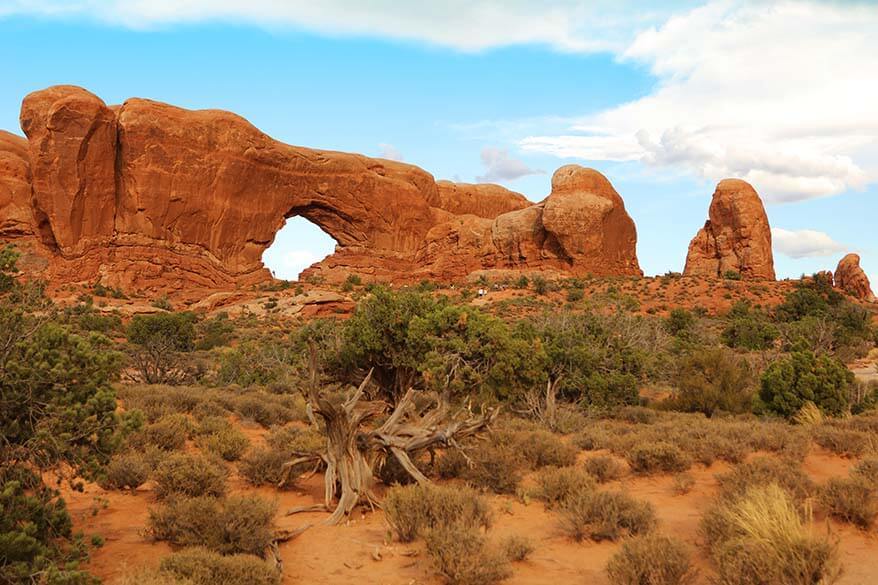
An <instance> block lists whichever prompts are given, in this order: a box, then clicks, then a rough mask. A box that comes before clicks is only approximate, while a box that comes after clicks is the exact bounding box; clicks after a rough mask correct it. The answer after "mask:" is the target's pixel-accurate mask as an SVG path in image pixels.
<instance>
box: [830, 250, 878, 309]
mask: <svg viewBox="0 0 878 585" xmlns="http://www.w3.org/2000/svg"><path fill="white" fill-rule="evenodd" d="M835 286H836V287H837V288H839V289H841V290H843V291H845V292H846V293H848V294H849V295H851V296H853V297H855V298H858V299H860V300H863V301H868V302H870V303H874V302H875V300H876V299H875V294H874V293H873V292H872V286H871V285H870V284H869V277H867V276H866V273H865V272H863V269H862V268H861V267H860V257H859V255H857V254H848V255H847V256H845V257H844V258H842V259H841V261H839V263H838V267H837V268H836V269H835Z"/></svg>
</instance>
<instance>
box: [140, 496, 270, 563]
mask: <svg viewBox="0 0 878 585" xmlns="http://www.w3.org/2000/svg"><path fill="white" fill-rule="evenodd" d="M276 511H277V506H276V504H275V503H274V502H270V501H268V500H265V499H263V498H260V497H259V496H232V497H229V498H228V499H226V500H218V499H216V498H212V497H208V496H201V497H196V498H172V499H170V500H168V502H167V503H166V504H165V505H163V506H160V507H158V508H153V509H151V510H150V511H149V520H148V527H149V531H150V533H151V534H152V536H153V538H155V539H156V540H166V541H168V542H171V543H173V544H177V545H182V546H204V547H206V548H208V549H210V550H213V551H216V552H218V553H221V554H236V553H247V554H252V555H257V556H262V555H263V554H264V553H265V550H266V549H267V548H268V546H269V544H270V543H271V541H272V539H273V537H274V526H273V523H274V515H275V512H276Z"/></svg>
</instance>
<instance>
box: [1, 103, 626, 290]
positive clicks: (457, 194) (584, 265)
mask: <svg viewBox="0 0 878 585" xmlns="http://www.w3.org/2000/svg"><path fill="white" fill-rule="evenodd" d="M21 125H22V129H23V130H24V132H25V134H26V135H27V142H25V141H24V140H22V139H21V138H19V137H16V136H14V135H11V134H5V133H4V134H2V135H0V211H2V216H0V218H2V223H0V237H3V238H4V239H6V240H9V239H15V238H21V237H25V236H28V237H31V238H32V239H34V240H35V241H37V242H38V243H39V248H40V250H39V253H40V254H42V255H43V256H44V257H45V259H46V263H45V265H46V269H45V272H44V273H43V274H42V276H44V277H47V278H49V279H50V280H51V281H53V282H56V283H66V282H87V281H88V282H94V281H95V280H100V281H101V282H102V283H104V284H106V285H110V286H116V287H120V288H122V289H123V290H126V291H128V290H130V291H132V292H134V291H138V290H143V291H148V290H165V291H167V290H174V289H193V288H209V289H214V290H231V289H234V288H239V287H246V286H250V285H253V284H256V283H259V282H263V281H266V280H268V279H270V275H269V273H268V271H267V270H266V269H265V268H264V267H263V265H262V262H261V257H262V253H263V252H264V251H265V249H266V248H267V247H268V246H269V245H270V244H271V242H272V241H273V239H274V236H275V234H276V233H277V231H278V230H279V229H280V228H281V227H282V226H283V224H284V221H285V220H286V218H289V217H292V216H302V217H305V218H307V219H308V220H310V221H311V222H313V223H315V224H317V225H318V226H319V227H320V228H321V229H323V230H324V231H325V232H326V233H328V234H329V235H330V236H332V237H333V238H334V239H335V241H336V242H337V247H336V252H335V253H334V254H332V255H331V256H329V257H328V258H326V259H325V260H324V261H322V262H320V263H318V264H315V265H314V266H312V267H311V268H309V269H308V270H307V271H306V273H307V274H308V275H320V276H323V277H325V278H327V279H328V280H342V279H344V278H345V277H346V276H347V275H348V274H350V273H359V274H363V275H365V276H366V277H367V278H371V279H374V280H400V281H411V280H416V279H421V278H443V279H454V278H460V277H464V276H466V275H467V274H468V273H470V272H472V271H475V270H485V269H517V268H528V269H536V270H542V269H552V270H561V271H564V272H567V273H571V274H585V273H594V274H634V275H636V274H640V269H639V267H638V265H637V259H636V254H635V245H636V232H635V229H634V223H633V222H632V221H631V218H630V217H629V216H628V215H627V213H626V212H625V208H624V204H623V202H622V199H621V198H620V197H619V195H618V194H617V193H616V192H615V190H613V188H612V186H611V185H610V183H609V181H607V179H606V178H605V177H603V176H602V175H600V173H598V172H597V171H593V170H589V169H583V168H581V167H576V166H568V167H563V168H562V169H560V170H559V171H558V173H556V175H555V177H554V178H553V183H552V193H551V194H550V195H549V197H548V198H547V199H546V200H545V201H543V202H542V203H539V204H532V203H530V202H529V201H527V200H526V199H525V198H524V197H523V196H522V195H520V194H518V193H514V192H512V191H509V190H507V189H504V188H503V187H500V186H497V185H468V184H459V183H450V182H447V181H440V182H438V183H437V182H436V181H435V180H434V179H433V177H432V176H431V175H430V174H429V173H427V172H425V171H423V170H422V169H420V168H418V167H415V166H412V165H408V164H404V163H398V162H393V161H388V160H379V159H371V158H368V157H364V156H360V155H356V154H347V153H340V152H330V151H321V150H314V149H309V148H302V147H296V146H290V145H287V144H283V143H281V142H278V141H276V140H273V139H272V138H270V137H269V136H267V135H265V134H264V133H262V132H260V131H259V130H258V129H256V128H255V127H254V126H252V125H251V124H250V123H249V122H247V121H246V120H244V119H243V118H241V117H239V116H236V115H234V114H231V113H228V112H224V111H218V110H203V111H191V110H184V109H182V108H177V107H174V106H170V105H167V104H162V103H159V102H154V101H150V100H144V99H129V100H128V101H126V102H125V103H124V104H122V105H121V106H107V105H106V104H105V103H104V102H103V101H101V100H100V98H98V97H97V96H95V95H93V94H91V93H89V92H87V91H85V90H83V89H81V88H77V87H73V86H57V87H52V88H49V89H46V90H42V91H38V92H34V93H32V94H30V95H28V96H27V97H26V98H25V100H24V103H23V104H22V110H21Z"/></svg>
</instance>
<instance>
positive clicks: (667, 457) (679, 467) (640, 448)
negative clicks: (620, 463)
mask: <svg viewBox="0 0 878 585" xmlns="http://www.w3.org/2000/svg"><path fill="white" fill-rule="evenodd" d="M625 458H626V459H627V461H628V466H629V467H630V468H631V471H633V472H634V473H641V474H650V473H659V472H662V473H673V472H678V471H685V470H687V469H689V468H690V467H691V466H692V460H691V459H690V458H689V456H688V455H687V454H686V453H685V452H683V450H682V449H680V448H679V447H677V446H676V445H672V444H670V443H665V442H661V441H660V442H657V443H645V444H642V445H636V446H635V447H633V448H632V449H631V450H630V451H629V452H628V453H626V455H625Z"/></svg>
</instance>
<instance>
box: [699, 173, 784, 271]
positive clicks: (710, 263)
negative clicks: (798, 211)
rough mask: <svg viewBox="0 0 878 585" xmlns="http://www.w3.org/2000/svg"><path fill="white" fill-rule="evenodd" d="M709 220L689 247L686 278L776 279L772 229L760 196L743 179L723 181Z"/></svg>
mask: <svg viewBox="0 0 878 585" xmlns="http://www.w3.org/2000/svg"><path fill="white" fill-rule="evenodd" d="M709 218H710V219H708V220H707V222H706V223H705V224H704V227H703V228H702V229H700V230H699V231H698V233H697V234H696V235H695V237H694V238H693V239H692V242H691V243H690V244H689V253H688V255H687V256H686V268H685V269H684V271H683V273H684V274H685V275H686V276H713V277H716V276H720V277H721V276H723V275H724V274H726V273H727V272H736V273H738V274H740V275H741V276H742V277H743V278H746V279H768V280H774V278H775V274H774V257H773V255H772V251H771V228H770V227H769V225H768V216H767V215H766V213H765V208H764V207H763V205H762V200H761V199H760V198H759V195H758V194H757V193H756V191H755V190H754V189H753V187H751V186H750V184H749V183H747V182H745V181H741V180H740V179H724V180H722V181H720V183H719V185H717V187H716V191H715V192H714V194H713V200H712V201H711V203H710V211H709Z"/></svg>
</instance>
